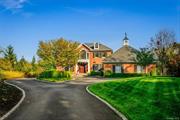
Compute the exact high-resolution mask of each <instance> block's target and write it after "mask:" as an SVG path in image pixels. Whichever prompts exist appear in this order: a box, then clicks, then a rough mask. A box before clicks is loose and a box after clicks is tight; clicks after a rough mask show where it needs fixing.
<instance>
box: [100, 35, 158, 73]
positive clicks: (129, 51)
mask: <svg viewBox="0 0 180 120" xmlns="http://www.w3.org/2000/svg"><path fill="white" fill-rule="evenodd" d="M133 51H136V49H135V48H133V47H131V46H130V45H129V39H128V37H127V34H125V38H124V39H123V46H122V47H121V48H119V49H118V50H117V51H115V52H114V53H113V54H112V55H111V56H109V57H107V58H106V59H104V61H103V68H104V71H107V70H110V71H112V72H114V73H143V72H146V73H148V72H151V71H153V69H155V68H156V65H155V64H151V65H149V66H147V67H146V68H143V67H142V66H139V65H137V63H136V62H135V58H136V54H135V52H133Z"/></svg>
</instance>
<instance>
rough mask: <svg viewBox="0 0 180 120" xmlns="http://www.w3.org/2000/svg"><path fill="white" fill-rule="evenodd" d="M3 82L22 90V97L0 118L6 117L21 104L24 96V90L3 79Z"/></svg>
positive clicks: (2, 119)
mask: <svg viewBox="0 0 180 120" xmlns="http://www.w3.org/2000/svg"><path fill="white" fill-rule="evenodd" d="M5 84H8V85H11V86H14V87H16V88H17V89H19V90H20V91H21V92H22V98H21V99H20V101H19V102H18V103H17V104H16V105H15V106H14V107H13V108H12V109H11V110H9V111H8V112H7V113H6V114H5V115H3V116H2V117H1V118H0V120H4V119H5V118H7V117H8V116H9V115H10V114H12V113H13V112H14V111H15V110H16V109H17V108H18V107H19V106H20V105H21V103H22V102H23V100H24V98H25V97H26V94H25V91H24V90H23V89H22V88H20V87H18V86H17V85H14V84H11V83H8V82H6V81H5Z"/></svg>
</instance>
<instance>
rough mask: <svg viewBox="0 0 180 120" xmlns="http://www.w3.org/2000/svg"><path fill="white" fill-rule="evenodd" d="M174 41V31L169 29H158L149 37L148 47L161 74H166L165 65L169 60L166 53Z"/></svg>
mask: <svg viewBox="0 0 180 120" xmlns="http://www.w3.org/2000/svg"><path fill="white" fill-rule="evenodd" d="M175 41H176V40H175V33H174V32H172V31H169V30H160V31H159V32H158V33H157V34H156V35H155V36H154V37H152V38H151V42H150V47H151V48H152V50H153V51H154V53H155V55H156V57H157V60H158V62H157V63H158V64H157V65H158V68H159V71H160V74H161V75H166V74H167V65H168V62H169V58H168V55H167V53H168V49H169V48H170V47H171V46H172V45H173V44H174V42H175Z"/></svg>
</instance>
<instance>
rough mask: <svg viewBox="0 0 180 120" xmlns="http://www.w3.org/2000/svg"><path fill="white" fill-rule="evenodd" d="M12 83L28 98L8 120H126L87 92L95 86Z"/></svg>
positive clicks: (23, 81)
mask: <svg viewBox="0 0 180 120" xmlns="http://www.w3.org/2000/svg"><path fill="white" fill-rule="evenodd" d="M9 82H10V83H13V84H15V85H18V86H19V87H21V88H23V89H24V90H25V92H26V97H25V99H24V101H23V102H22V104H21V105H20V107H18V108H17V110H16V111H15V112H13V113H12V114H11V115H10V116H8V117H7V118H6V119H5V120H122V119H121V118H120V117H119V116H118V115H117V114H115V113H114V112H113V111H112V110H111V109H110V108H109V107H107V106H106V105H105V104H104V103H102V102H101V101H99V100H97V99H96V98H95V97H93V96H91V95H90V94H88V93H87V92H86V90H85V88H86V86H87V85H88V84H89V83H91V82H88V83H86V82H83V81H82V80H81V81H77V82H67V83H60V84H56V83H42V82H38V81H36V80H15V81H9Z"/></svg>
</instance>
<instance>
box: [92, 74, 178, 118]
mask: <svg viewBox="0 0 180 120" xmlns="http://www.w3.org/2000/svg"><path fill="white" fill-rule="evenodd" d="M89 90H90V91H91V92H93V93H95V94H96V95H98V96H100V97H101V98H102V99H104V100H106V101H108V102H109V103H110V104H111V105H112V106H114V107H115V108H116V109H117V110H119V111H120V112H122V113H123V114H124V115H125V116H126V117H127V118H128V119H130V120H166V119H167V120H168V119H171V120H179V119H180V78H177V77H134V78H121V79H117V80H113V81H108V82H104V83H97V84H93V85H90V86H89Z"/></svg>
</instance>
